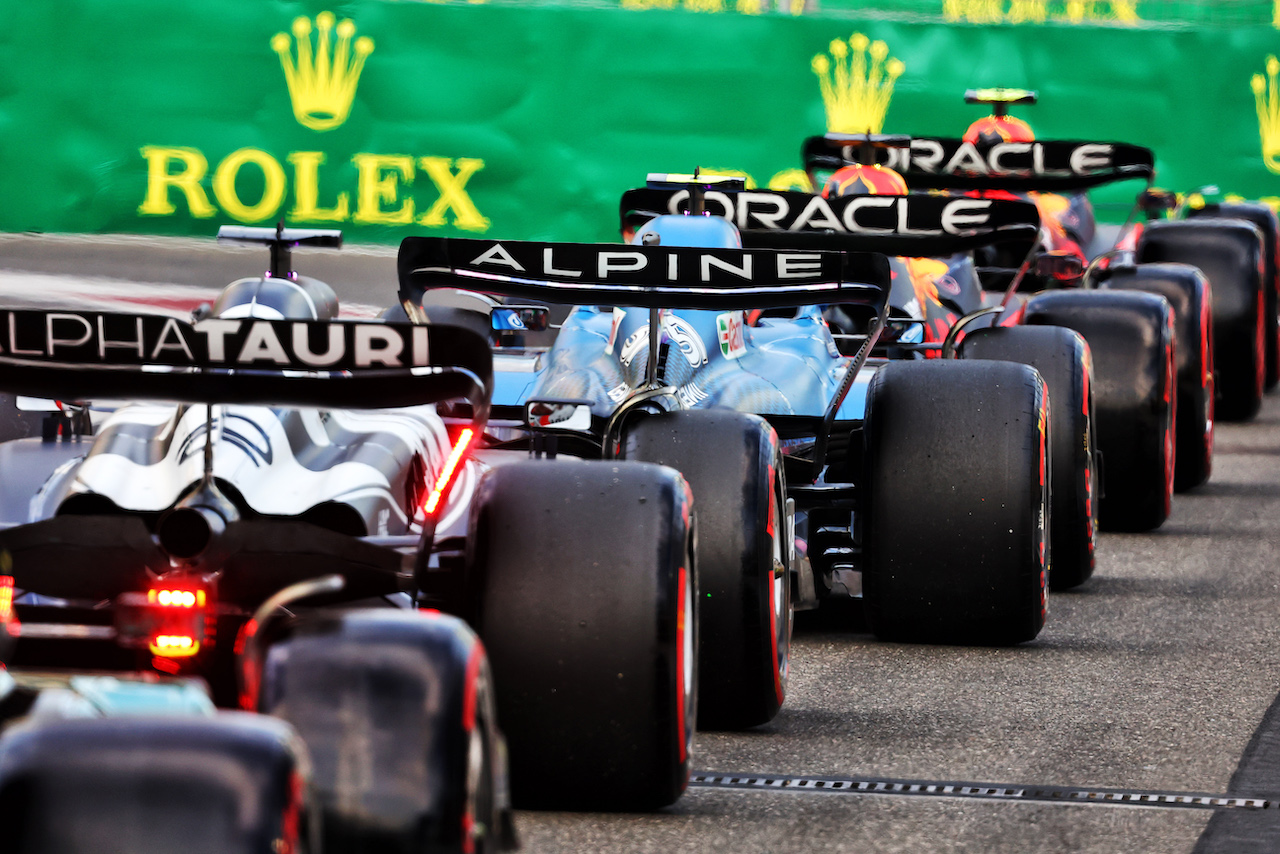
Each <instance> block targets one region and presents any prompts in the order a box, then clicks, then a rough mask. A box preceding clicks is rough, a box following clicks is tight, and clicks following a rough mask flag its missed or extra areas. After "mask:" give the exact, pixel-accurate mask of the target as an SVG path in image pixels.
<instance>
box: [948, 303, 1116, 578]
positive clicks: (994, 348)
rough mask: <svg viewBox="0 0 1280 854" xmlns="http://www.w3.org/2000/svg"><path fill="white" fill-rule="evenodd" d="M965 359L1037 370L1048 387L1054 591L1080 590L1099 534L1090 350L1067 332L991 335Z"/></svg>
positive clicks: (971, 343) (980, 333) (1002, 330)
mask: <svg viewBox="0 0 1280 854" xmlns="http://www.w3.org/2000/svg"><path fill="white" fill-rule="evenodd" d="M960 355H961V358H964V359H986V360H993V359H1003V360H1006V361H1010V362H1020V363H1022V364H1024V365H1030V366H1031V367H1033V368H1035V369H1036V370H1037V371H1039V372H1040V376H1042V377H1043V378H1044V381H1045V383H1046V384H1047V385H1048V386H1049V424H1050V428H1051V429H1050V431H1049V435H1050V442H1049V460H1050V467H1051V477H1050V479H1049V480H1050V483H1051V484H1052V485H1053V489H1051V490H1050V492H1049V545H1050V559H1049V567H1050V568H1049V586H1050V588H1051V589H1053V590H1070V589H1071V588H1073V587H1079V586H1080V585H1081V584H1083V583H1084V582H1086V581H1088V580H1089V577H1090V576H1092V575H1093V570H1094V565H1095V556H1094V546H1095V534H1096V531H1097V527H1098V496H1097V494H1096V491H1097V488H1098V465H1097V460H1096V459H1095V457H1094V453H1093V426H1092V425H1093V388H1092V373H1093V363H1092V359H1091V357H1090V355H1089V345H1088V344H1086V343H1085V340H1084V338H1082V337H1081V336H1080V334H1079V333H1077V332H1074V331H1072V330H1070V329H1065V328H1063V327H1061V326H1010V327H992V328H987V329H979V330H976V331H974V332H972V333H970V334H969V335H967V336H965V339H964V341H963V342H962V343H961V346H960Z"/></svg>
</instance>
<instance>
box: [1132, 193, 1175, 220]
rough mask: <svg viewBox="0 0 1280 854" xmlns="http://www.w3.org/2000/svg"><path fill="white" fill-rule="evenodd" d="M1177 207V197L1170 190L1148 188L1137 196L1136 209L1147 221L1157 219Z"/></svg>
mask: <svg viewBox="0 0 1280 854" xmlns="http://www.w3.org/2000/svg"><path fill="white" fill-rule="evenodd" d="M1177 206H1178V195H1177V193H1174V192H1172V191H1170V190H1161V189H1159V188H1157V187H1148V188H1147V189H1145V190H1143V191H1142V192H1141V193H1139V194H1138V207H1140V208H1141V209H1142V212H1143V213H1145V214H1146V215H1147V218H1148V219H1153V218H1155V217H1159V216H1161V215H1162V214H1164V213H1165V212H1167V211H1171V210H1173V209H1174V208H1176V207H1177Z"/></svg>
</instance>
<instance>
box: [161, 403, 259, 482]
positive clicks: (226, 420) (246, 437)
mask: <svg viewBox="0 0 1280 854" xmlns="http://www.w3.org/2000/svg"><path fill="white" fill-rule="evenodd" d="M214 422H215V424H216V427H215V428H214V429H215V430H216V431H217V432H216V436H217V438H216V441H220V442H226V443H228V444H230V445H234V446H235V447H237V448H239V449H240V450H241V451H243V452H244V455H245V456H246V457H248V458H249V461H250V462H251V463H253V465H254V467H255V468H260V467H261V466H263V465H268V466H269V465H271V463H272V462H273V461H274V460H275V454H274V453H273V452H272V449H271V437H270V436H268V435H267V432H266V431H265V430H263V429H262V427H261V426H260V425H259V424H258V423H256V422H255V421H253V420H252V419H250V418H245V417H244V416H243V415H234V414H226V413H223V414H221V415H219V416H217V417H215V418H214ZM246 428H247V429H246ZM207 431H208V427H207V425H205V424H204V423H203V422H202V423H200V424H197V425H196V426H195V428H194V429H193V430H192V431H191V432H190V433H188V434H187V435H186V438H184V439H183V440H182V444H181V445H180V446H179V447H178V462H180V463H181V462H186V461H187V459H188V458H190V457H193V456H195V455H196V454H199V453H203V452H204V446H205V442H204V441H201V442H200V444H199V445H198V446H197V445H196V440H197V439H199V440H203V439H204V436H205V434H206V432H207Z"/></svg>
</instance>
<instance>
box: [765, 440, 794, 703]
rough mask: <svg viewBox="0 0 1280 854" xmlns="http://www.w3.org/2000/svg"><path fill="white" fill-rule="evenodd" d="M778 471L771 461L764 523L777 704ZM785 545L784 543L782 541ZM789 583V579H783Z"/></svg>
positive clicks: (779, 685) (779, 689) (779, 667)
mask: <svg viewBox="0 0 1280 854" xmlns="http://www.w3.org/2000/svg"><path fill="white" fill-rule="evenodd" d="M777 487H778V473H777V471H776V470H775V469H774V467H773V463H770V464H769V521H768V522H767V523H766V524H765V531H766V532H767V533H768V534H769V564H770V569H769V666H770V669H772V670H773V692H774V695H775V696H776V697H777V698H778V705H782V701H783V698H784V697H785V696H786V689H785V688H784V687H783V685H782V661H781V660H780V659H779V658H778V614H777V610H778V600H777V592H776V591H777V579H776V578H774V575H773V540H774V537H775V536H776V534H775V532H776V531H777V530H778V521H777V515H778V496H777ZM784 546H785V543H784ZM783 580H784V581H786V582H787V583H790V581H789V579H785V578H784V579H783Z"/></svg>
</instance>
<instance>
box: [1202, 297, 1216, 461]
mask: <svg viewBox="0 0 1280 854" xmlns="http://www.w3.org/2000/svg"><path fill="white" fill-rule="evenodd" d="M1209 288H1210V285H1209V282H1208V280H1207V279H1206V280H1205V287H1204V299H1203V300H1202V301H1201V303H1200V372H1201V374H1200V387H1201V388H1203V389H1204V396H1205V407H1204V408H1205V415H1206V418H1205V435H1204V448H1203V452H1204V465H1205V471H1208V470H1209V466H1210V464H1211V462H1212V460H1213V422H1214V418H1215V416H1216V414H1217V413H1216V411H1215V409H1214V407H1215V404H1214V400H1213V396H1214V391H1215V390H1214V383H1213V313H1212V310H1211V308H1210V306H1211V305H1212V297H1211V295H1210V292H1209Z"/></svg>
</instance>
